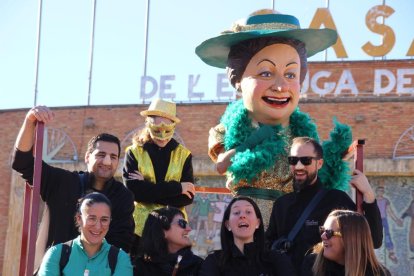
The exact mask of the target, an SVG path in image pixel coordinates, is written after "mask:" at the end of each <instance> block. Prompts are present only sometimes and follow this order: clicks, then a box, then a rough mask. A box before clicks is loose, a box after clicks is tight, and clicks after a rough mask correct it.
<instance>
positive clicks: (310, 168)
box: [266, 137, 382, 269]
mask: <svg viewBox="0 0 414 276" xmlns="http://www.w3.org/2000/svg"><path fill="white" fill-rule="evenodd" d="M289 164H290V169H291V171H292V173H293V186H294V192H292V193H289V194H286V195H284V196H282V197H280V198H279V199H278V200H276V202H275V203H274V204H273V210H272V214H271V216H270V221H269V227H268V229H267V231H266V240H267V243H268V245H269V246H271V245H272V244H273V245H274V246H273V248H275V247H277V246H276V244H280V242H279V243H277V242H276V243H275V241H277V240H278V239H279V241H280V240H282V239H283V238H287V236H288V235H289V232H290V231H291V230H292V229H293V227H294V225H295V223H296V221H297V220H298V219H299V217H300V216H301V214H302V213H303V211H304V210H305V209H306V207H307V206H308V204H309V202H310V201H311V200H312V198H314V197H315V195H316V194H317V193H318V192H319V191H320V190H321V189H323V187H324V185H323V184H322V183H321V182H320V181H319V179H318V170H319V169H320V168H321V167H322V164H323V150H322V147H321V145H320V144H319V143H318V142H317V141H315V140H313V139H312V138H309V137H297V138H295V139H293V142H292V146H291V150H290V156H289ZM350 184H351V185H353V186H354V187H355V188H356V189H357V190H359V191H360V192H361V193H362V194H363V198H364V202H363V204H362V206H363V210H364V213H365V217H366V219H367V220H368V223H369V225H370V229H371V234H372V239H373V242H374V247H375V248H379V247H380V246H381V244H382V222H381V215H380V211H379V209H378V205H377V203H376V200H375V193H374V191H373V189H372V188H371V186H370V184H369V182H368V179H367V178H366V177H365V175H364V174H363V173H362V172H360V171H358V170H355V171H354V175H353V176H352V178H351V181H350ZM335 209H348V210H356V205H355V203H354V202H353V201H352V199H351V198H350V197H349V196H348V195H347V194H346V193H345V192H343V191H340V190H336V189H331V190H328V191H327V192H326V194H325V195H324V196H323V197H322V198H321V200H320V201H319V202H318V203H317V205H316V206H315V208H314V209H313V211H312V212H311V213H310V215H309V216H308V217H307V218H306V219H305V221H304V223H303V225H302V227H301V228H300V230H299V232H298V234H297V235H296V237H295V238H294V240H293V242H291V245H290V248H289V250H288V254H289V255H290V256H291V258H292V262H293V264H294V266H295V267H296V268H298V269H300V266H301V264H302V261H303V258H304V255H305V254H306V253H307V252H308V251H309V249H311V248H312V246H313V245H315V244H316V243H318V242H320V241H321V237H320V234H319V226H322V225H323V224H324V222H325V219H326V218H327V216H328V214H329V213H330V212H331V211H332V210H335ZM279 249H280V248H279Z"/></svg>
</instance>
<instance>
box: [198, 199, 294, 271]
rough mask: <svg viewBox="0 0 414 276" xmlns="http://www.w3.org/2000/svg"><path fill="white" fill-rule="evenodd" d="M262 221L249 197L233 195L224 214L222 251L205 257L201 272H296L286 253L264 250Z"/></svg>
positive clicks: (221, 234)
mask: <svg viewBox="0 0 414 276" xmlns="http://www.w3.org/2000/svg"><path fill="white" fill-rule="evenodd" d="M262 220H263V218H262V214H261V212H260V210H259V207H258V206H257V204H256V203H255V202H254V201H253V200H252V199H251V198H249V197H245V196H239V197H235V198H233V200H232V201H231V202H230V204H229V205H228V207H227V208H226V210H225V211H224V215H223V221H222V224H221V233H220V236H221V250H217V251H215V252H214V253H212V254H210V255H208V256H207V258H206V260H205V261H204V263H203V266H202V268H201V272H200V275H203V276H207V275H208V276H215V275H226V276H231V275H238V276H240V275H267V276H275V275H295V270H294V269H293V266H292V265H291V262H290V259H289V258H288V257H287V256H285V255H281V254H278V253H276V252H271V251H267V250H266V249H265V244H264V227H263V222H262Z"/></svg>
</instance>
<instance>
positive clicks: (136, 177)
mask: <svg viewBox="0 0 414 276" xmlns="http://www.w3.org/2000/svg"><path fill="white" fill-rule="evenodd" d="M128 179H133V180H141V181H142V180H144V176H143V175H142V173H140V172H139V171H134V172H130V173H128Z"/></svg>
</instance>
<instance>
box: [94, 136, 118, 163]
mask: <svg viewBox="0 0 414 276" xmlns="http://www.w3.org/2000/svg"><path fill="white" fill-rule="evenodd" d="M99 141H104V142H110V143H114V144H116V145H117V146H118V157H119V156H120V154H121V142H120V141H119V139H118V137H116V136H114V135H112V134H109V133H100V134H98V135H96V136H94V137H92V138H91V140H89V142H88V150H87V151H88V152H89V153H92V152H93V151H94V150H95V149H96V144H97V143H98V142H99Z"/></svg>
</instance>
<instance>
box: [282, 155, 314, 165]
mask: <svg viewBox="0 0 414 276" xmlns="http://www.w3.org/2000/svg"><path fill="white" fill-rule="evenodd" d="M312 160H319V158H317V157H313V156H301V157H297V156H289V157H288V162H289V165H292V166H296V164H297V163H298V162H299V161H300V163H302V164H303V165H305V166H309V165H310V164H311V163H312Z"/></svg>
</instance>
